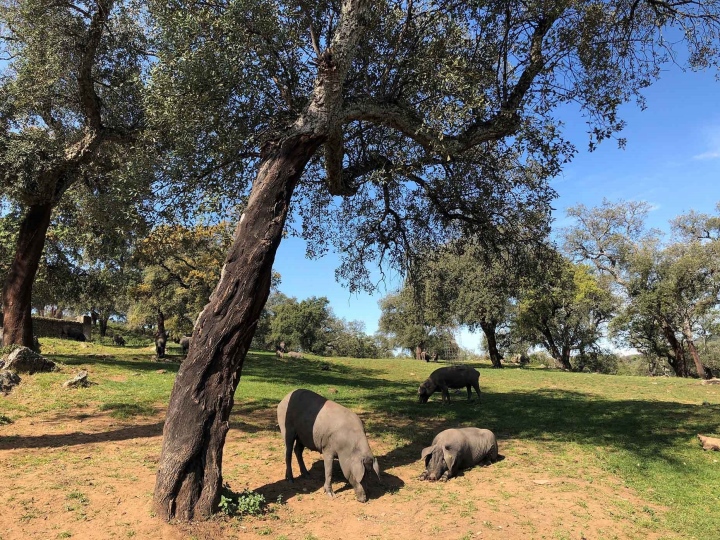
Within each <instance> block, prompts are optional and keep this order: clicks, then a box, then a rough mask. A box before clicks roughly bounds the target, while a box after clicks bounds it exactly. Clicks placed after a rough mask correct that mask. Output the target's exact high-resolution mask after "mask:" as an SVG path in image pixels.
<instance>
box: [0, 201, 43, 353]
mask: <svg viewBox="0 0 720 540" xmlns="http://www.w3.org/2000/svg"><path fill="white" fill-rule="evenodd" d="M51 215H52V204H51V203H49V202H48V203H44V204H33V205H31V206H30V207H29V208H28V210H27V212H26V213H25V216H24V217H23V220H22V222H21V223H20V231H19V233H18V242H17V247H16V248H15V258H14V259H13V262H12V264H11V265H10V269H9V270H8V274H7V277H6V279H5V285H4V286H3V291H2V303H3V312H4V319H3V345H5V346H7V345H14V344H18V345H24V346H25V347H31V348H32V346H33V327H32V317H31V313H32V304H31V298H32V286H33V282H34V281H35V275H36V274H37V270H38V265H39V264H40V257H41V256H42V252H43V248H44V247H45V237H46V234H47V230H48V227H49V226H50V216H51Z"/></svg>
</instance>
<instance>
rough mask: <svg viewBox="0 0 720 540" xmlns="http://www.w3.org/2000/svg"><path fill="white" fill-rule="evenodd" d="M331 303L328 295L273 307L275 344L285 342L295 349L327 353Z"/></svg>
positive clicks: (273, 336) (273, 340)
mask: <svg viewBox="0 0 720 540" xmlns="http://www.w3.org/2000/svg"><path fill="white" fill-rule="evenodd" d="M329 304H330V301H329V300H328V299H327V298H325V297H324V296H322V297H320V298H317V297H314V296H313V297H311V298H306V299H305V300H301V301H299V302H298V301H297V299H296V298H287V299H286V300H285V301H284V302H282V303H279V304H276V305H275V306H273V311H274V313H275V316H274V317H273V319H272V322H271V323H270V339H271V340H272V342H273V343H280V342H281V341H284V342H285V344H286V346H287V347H288V348H291V349H295V348H298V347H299V348H301V349H303V350H304V351H307V352H312V353H315V354H325V350H326V348H327V345H328V343H329V341H330V335H331V328H330V323H331V320H332V313H331V311H330V308H329Z"/></svg>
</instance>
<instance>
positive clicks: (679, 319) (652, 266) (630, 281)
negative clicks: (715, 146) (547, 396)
mask: <svg viewBox="0 0 720 540" xmlns="http://www.w3.org/2000/svg"><path fill="white" fill-rule="evenodd" d="M648 212H649V205H648V204H647V203H642V202H619V203H615V204H613V203H610V202H609V201H604V202H603V204H602V205H601V206H600V207H597V208H592V209H588V208H586V207H584V206H582V205H579V206H576V207H574V208H571V209H569V211H568V214H569V215H570V216H571V217H574V218H575V219H576V222H577V223H576V225H574V226H572V227H569V228H568V229H567V230H566V231H565V248H566V250H567V251H568V252H569V253H572V254H573V255H574V256H575V257H576V258H577V259H579V260H583V261H588V262H590V263H591V264H593V265H594V267H595V268H596V269H597V271H598V272H600V273H601V274H605V275H608V276H611V277H612V279H613V281H614V283H615V286H616V289H617V290H618V292H619V293H620V294H622V297H623V309H622V310H621V312H620V313H619V315H618V317H617V318H616V319H615V320H614V321H613V323H612V325H611V328H612V329H613V331H614V334H615V335H616V336H617V337H619V338H620V339H622V340H623V341H624V343H625V344H627V345H629V346H632V347H635V348H637V349H638V350H640V351H642V352H644V353H645V354H648V355H652V356H657V357H660V358H665V359H666V360H667V361H668V363H669V364H670V366H671V367H672V368H673V370H674V371H675V374H676V375H678V376H681V377H686V376H688V375H690V374H691V373H692V370H691V369H690V362H692V365H693V366H694V372H695V373H696V374H697V375H698V376H700V377H705V376H706V373H705V368H704V367H703V363H702V361H701V359H700V356H699V354H698V350H697V347H696V345H695V339H696V335H697V334H696V333H697V331H698V330H699V326H698V325H699V324H700V320H701V319H703V317H704V316H705V315H706V314H707V313H709V312H711V310H713V309H715V308H716V307H717V305H718V295H719V294H720V239H719V238H718V231H720V228H719V227H718V223H720V220H718V218H717V217H713V216H707V215H700V214H696V213H690V214H687V215H685V216H680V217H679V218H677V219H676V220H675V223H674V225H673V230H674V234H675V237H676V238H675V241H674V242H671V243H666V244H663V242H662V239H661V235H660V233H659V231H656V230H648V229H647V228H646V226H645V219H646V217H647V213H648Z"/></svg>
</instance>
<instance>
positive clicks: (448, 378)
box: [418, 366, 480, 403]
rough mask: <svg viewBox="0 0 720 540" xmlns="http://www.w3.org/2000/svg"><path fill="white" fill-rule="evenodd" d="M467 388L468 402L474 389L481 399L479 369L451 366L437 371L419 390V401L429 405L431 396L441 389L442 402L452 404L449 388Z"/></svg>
mask: <svg viewBox="0 0 720 540" xmlns="http://www.w3.org/2000/svg"><path fill="white" fill-rule="evenodd" d="M463 387H465V388H467V393H468V400H469V399H470V398H471V396H472V392H471V389H472V388H474V389H475V392H477V395H478V398H479V397H480V373H479V372H478V370H477V369H475V368H471V367H469V366H449V367H442V368H439V369H436V370H435V371H433V372H432V373H431V374H430V377H428V378H427V380H426V381H425V382H424V383H422V384H421V385H420V388H418V401H419V402H420V403H427V400H428V399H429V398H430V396H431V395H433V393H434V392H435V391H436V390H437V389H438V388H439V389H440V391H441V392H442V401H443V403H445V400H447V402H448V403H450V392H448V388H463Z"/></svg>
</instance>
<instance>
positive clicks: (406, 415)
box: [366, 389, 720, 465]
mask: <svg viewBox="0 0 720 540" xmlns="http://www.w3.org/2000/svg"><path fill="white" fill-rule="evenodd" d="M367 399H368V401H370V402H372V403H375V404H376V406H375V411H376V412H375V413H374V414H375V415H377V416H378V418H377V419H376V420H375V421H373V422H370V423H369V424H370V433H369V435H372V436H380V437H383V436H398V435H399V436H401V437H403V438H404V439H407V440H411V441H413V442H412V443H411V444H410V445H407V446H403V447H400V448H398V449H396V450H394V451H392V452H390V453H389V454H388V456H386V459H387V460H388V462H391V463H393V464H394V465H402V464H405V463H410V462H412V461H415V460H417V459H419V455H420V451H421V450H422V448H423V447H424V446H427V445H429V444H430V442H431V441H432V438H433V437H434V435H436V434H437V433H438V432H439V431H442V430H443V429H448V428H451V427H459V426H475V427H482V428H488V429H490V430H492V431H493V432H494V433H495V434H496V436H497V437H498V440H499V446H500V452H501V453H503V452H502V440H503V439H528V440H534V441H545V442H562V443H567V442H572V443H577V444H581V445H588V446H594V447H600V448H607V447H613V448H616V449H622V450H625V451H628V452H631V453H633V454H635V455H637V456H638V457H639V458H644V459H658V458H659V459H664V460H667V461H668V462H671V463H673V464H679V461H680V460H679V459H678V458H677V457H676V456H677V453H676V452H675V451H674V448H675V447H676V446H677V445H679V444H685V443H686V442H687V441H688V439H692V438H694V437H695V436H696V435H697V434H698V433H713V432H716V431H717V430H718V429H720V405H708V404H705V405H693V404H688V403H678V402H672V401H648V400H617V401H615V400H607V399H604V398H602V397H599V396H597V395H594V394H586V393H582V392H574V391H569V390H558V389H552V390H543V389H539V390H534V391H531V392H530V391H528V392H522V391H515V392H487V391H485V392H483V394H482V399H481V400H479V401H477V400H476V401H471V402H467V401H465V400H454V401H453V402H452V403H451V404H450V405H444V406H443V405H440V403H428V404H425V405H420V404H417V403H409V402H408V403H403V404H399V403H398V401H397V400H396V399H394V398H393V396H391V395H388V394H387V393H384V392H383V393H377V394H374V395H372V396H370V397H368V398H367ZM386 413H388V414H386ZM368 416H371V417H372V414H370V415H368ZM366 423H367V422H366Z"/></svg>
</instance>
